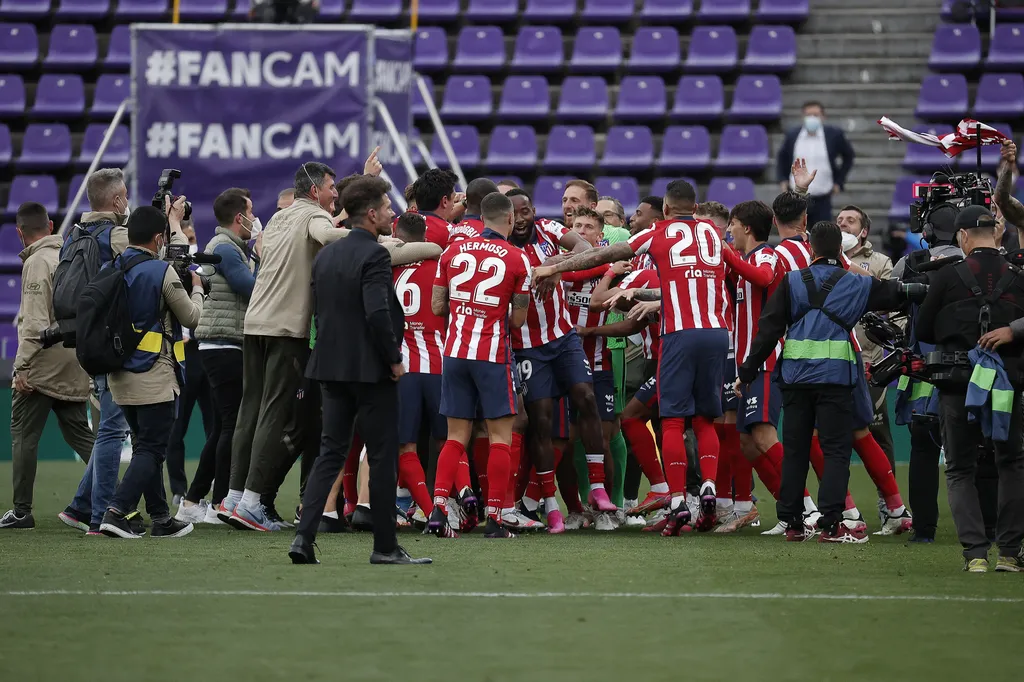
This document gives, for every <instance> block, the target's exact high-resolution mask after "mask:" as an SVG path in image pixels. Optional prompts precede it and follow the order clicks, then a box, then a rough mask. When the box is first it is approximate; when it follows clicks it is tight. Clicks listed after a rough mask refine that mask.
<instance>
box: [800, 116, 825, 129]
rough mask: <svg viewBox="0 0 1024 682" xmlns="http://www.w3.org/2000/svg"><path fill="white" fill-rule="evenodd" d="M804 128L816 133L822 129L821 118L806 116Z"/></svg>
mask: <svg viewBox="0 0 1024 682" xmlns="http://www.w3.org/2000/svg"><path fill="white" fill-rule="evenodd" d="M804 130H806V131H807V132H809V133H816V132H818V131H819V130H821V119H820V118H818V117H817V116H804Z"/></svg>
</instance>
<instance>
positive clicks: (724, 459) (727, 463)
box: [715, 423, 739, 499]
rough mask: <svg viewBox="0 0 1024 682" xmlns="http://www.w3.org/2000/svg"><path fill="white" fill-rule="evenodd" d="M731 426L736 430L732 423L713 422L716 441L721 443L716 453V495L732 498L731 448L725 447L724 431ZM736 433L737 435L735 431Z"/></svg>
mask: <svg viewBox="0 0 1024 682" xmlns="http://www.w3.org/2000/svg"><path fill="white" fill-rule="evenodd" d="M730 426H732V430H733V431H736V427H735V426H733V425H732V424H720V423H716V424H715V433H717V434H718V442H719V443H721V444H722V445H721V452H720V453H719V455H718V473H717V475H716V476H715V487H716V488H717V489H718V496H719V497H720V498H722V499H727V498H728V499H732V465H733V459H732V450H731V449H729V448H727V447H726V444H725V441H726V438H727V436H726V434H725V432H726V431H727V430H728V429H729V427H730ZM737 435H739V434H738V433H737Z"/></svg>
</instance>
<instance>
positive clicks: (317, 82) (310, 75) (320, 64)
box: [145, 50, 361, 88]
mask: <svg viewBox="0 0 1024 682" xmlns="http://www.w3.org/2000/svg"><path fill="white" fill-rule="evenodd" d="M145 75H146V84H147V85H151V86H160V87H168V86H178V87H191V86H198V87H209V86H213V85H216V86H219V87H222V88H254V87H262V86H269V87H272V88H310V87H314V88H323V87H334V86H342V87H349V88H357V87H359V84H360V77H361V73H360V55H359V53H358V52H350V53H349V54H347V55H345V56H344V57H342V56H340V55H338V54H336V53H334V52H324V53H316V52H302V53H299V54H294V53H292V52H284V51H276V52H268V53H266V54H264V53H262V52H257V51H250V52H200V51H197V50H155V51H153V52H151V53H150V54H149V56H148V57H146V74H145Z"/></svg>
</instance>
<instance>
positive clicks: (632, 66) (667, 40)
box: [627, 26, 682, 73]
mask: <svg viewBox="0 0 1024 682" xmlns="http://www.w3.org/2000/svg"><path fill="white" fill-rule="evenodd" d="M681 59H682V58H681V56H680V49H679V31H677V30H675V29H674V28H672V27H671V26H656V27H640V28H638V29H637V30H636V33H634V34H633V47H632V49H631V50H630V55H629V62H628V63H627V68H628V70H629V71H631V72H634V73H658V72H661V71H675V70H676V69H678V68H679V62H680V60H681Z"/></svg>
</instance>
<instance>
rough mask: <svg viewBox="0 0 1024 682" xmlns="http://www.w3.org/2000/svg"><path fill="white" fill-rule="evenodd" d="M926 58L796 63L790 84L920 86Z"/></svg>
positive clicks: (807, 61) (800, 60) (818, 60)
mask: <svg viewBox="0 0 1024 682" xmlns="http://www.w3.org/2000/svg"><path fill="white" fill-rule="evenodd" d="M927 64H928V60H927V59H926V58H901V59H899V60H897V61H893V60H887V59H864V58H850V59H813V58H812V59H803V58H801V59H799V60H798V61H797V65H796V69H794V71H793V80H794V81H799V82H800V83H804V84H811V83H851V84H852V83H860V84H862V85H869V84H872V83H891V84H895V83H912V82H915V81H916V82H918V83H920V79H921V74H922V72H923V71H924V69H926V68H927Z"/></svg>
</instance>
